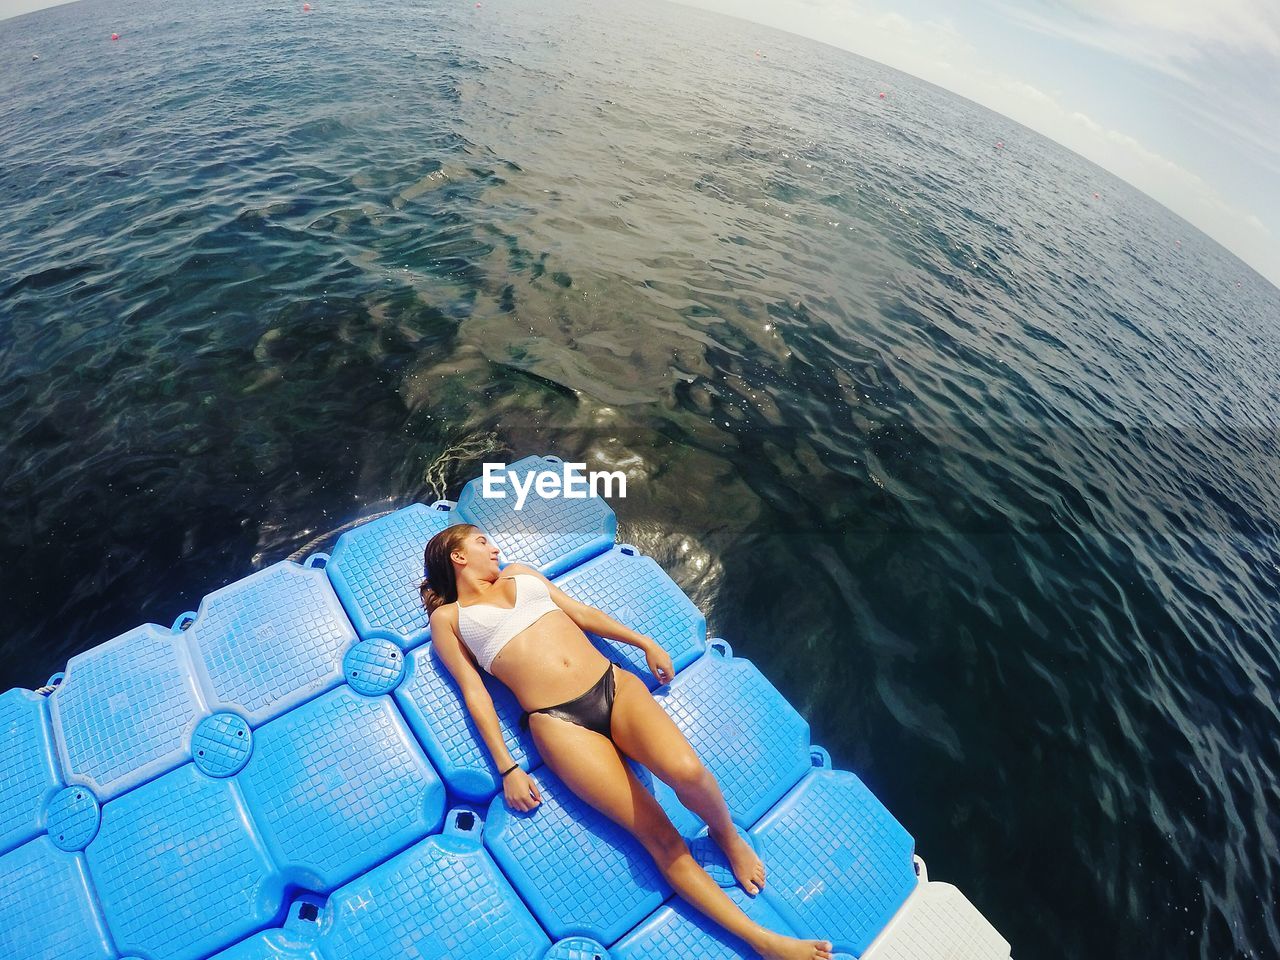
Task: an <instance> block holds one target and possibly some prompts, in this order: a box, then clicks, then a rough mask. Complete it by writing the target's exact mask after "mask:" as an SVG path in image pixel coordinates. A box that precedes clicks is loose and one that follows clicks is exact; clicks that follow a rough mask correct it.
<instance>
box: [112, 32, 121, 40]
mask: <svg viewBox="0 0 1280 960" xmlns="http://www.w3.org/2000/svg"><path fill="white" fill-rule="evenodd" d="M111 39H112V40H119V39H120V34H118V33H113V34H112V35H111Z"/></svg>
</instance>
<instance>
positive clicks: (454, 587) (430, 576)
mask: <svg viewBox="0 0 1280 960" xmlns="http://www.w3.org/2000/svg"><path fill="white" fill-rule="evenodd" d="M479 529H480V528H479V527H477V526H476V525H475V524H474V523H455V524H454V525H453V526H450V527H445V528H444V529H443V530H441V531H440V532H439V533H437V534H436V535H435V536H434V537H432V538H431V539H430V540H428V541H427V547H426V549H425V550H423V551H422V569H423V570H424V571H426V574H427V575H426V577H425V578H424V579H423V581H422V583H420V584H419V585H418V594H419V595H420V596H421V597H422V606H423V607H425V608H426V611H427V615H428V616H430V615H431V614H432V613H434V612H435V609H436V607H438V606H440V605H441V604H442V603H453V602H454V601H455V600H457V599H458V579H457V577H456V576H455V575H454V571H453V561H452V560H451V559H449V555H450V554H451V553H453V551H454V550H457V549H459V548H460V547H461V546H462V541H464V540H466V539H467V537H469V536H471V534H472V533H473V532H475V531H477V530H479Z"/></svg>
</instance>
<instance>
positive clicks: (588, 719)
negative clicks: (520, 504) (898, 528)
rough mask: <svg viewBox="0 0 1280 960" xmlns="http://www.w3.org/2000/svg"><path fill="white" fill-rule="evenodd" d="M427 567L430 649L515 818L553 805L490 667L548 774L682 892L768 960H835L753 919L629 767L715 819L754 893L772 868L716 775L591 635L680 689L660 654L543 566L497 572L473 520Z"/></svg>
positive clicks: (820, 947)
mask: <svg viewBox="0 0 1280 960" xmlns="http://www.w3.org/2000/svg"><path fill="white" fill-rule="evenodd" d="M423 561H424V562H423V566H424V569H425V571H426V575H427V578H426V580H424V581H423V583H422V586H421V588H420V591H421V594H422V603H423V606H425V607H426V609H427V611H428V613H430V615H431V640H432V643H433V644H434V646H435V651H436V654H437V655H438V656H439V657H440V660H441V661H442V662H443V663H444V665H445V667H446V668H447V669H448V670H449V672H450V673H451V674H452V675H453V678H454V680H455V681H456V682H457V684H458V687H459V689H460V690H461V691H462V695H463V697H464V699H465V700H466V704H467V709H468V710H469V711H470V713H471V716H472V717H473V718H474V719H475V723H476V727H477V728H478V729H479V731H480V735H481V736H482V737H483V738H484V742H485V744H486V745H487V746H488V748H489V752H490V754H492V756H493V760H494V763H495V764H496V765H497V769H498V770H499V771H500V772H501V773H502V790H503V794H504V795H505V796H506V800H507V803H508V805H509V806H510V807H511V808H512V809H514V810H520V811H528V810H532V809H534V808H535V807H536V806H537V805H538V804H539V803H541V802H542V796H541V793H540V792H539V790H538V785H537V784H536V783H535V782H534V781H533V779H532V778H531V777H530V776H529V774H528V773H526V772H525V771H524V770H522V769H521V768H520V766H519V764H517V763H516V762H515V760H514V759H513V758H512V756H511V753H510V752H509V751H508V750H507V745H506V743H505V742H504V741H503V738H502V731H501V728H500V727H499V725H498V715H497V713H496V712H495V711H494V708H493V700H492V699H491V698H490V696H489V691H488V689H486V687H485V685H484V682H483V680H482V679H481V676H480V670H486V671H487V672H489V673H490V674H492V675H493V676H494V677H497V678H498V679H499V680H501V681H502V682H503V683H504V684H506V685H507V686H508V687H509V688H510V689H511V691H512V693H514V694H515V697H516V699H517V700H519V701H520V705H521V706H522V707H524V709H525V711H526V712H525V713H524V715H523V716H522V718H521V722H522V724H527V725H528V728H529V732H530V734H531V735H532V736H533V741H534V743H535V744H536V745H537V747H538V752H539V753H540V754H541V755H542V759H543V761H544V762H545V763H546V764H547V766H549V767H550V768H551V769H552V770H553V771H554V772H555V774H556V775H557V776H558V777H559V778H560V779H561V780H563V781H564V783H565V784H566V785H567V786H568V787H569V789H570V790H572V791H573V792H574V793H576V794H577V795H578V796H580V797H582V798H583V799H584V800H585V801H586V802H587V803H589V804H591V805H592V806H593V807H595V808H596V809H597V810H599V811H600V812H601V813H602V814H604V815H605V816H606V817H608V818H609V819H611V820H613V821H614V822H615V823H617V824H619V825H620V826H622V827H623V828H625V829H626V830H628V831H630V832H631V833H632V834H634V835H635V837H636V839H637V840H639V841H640V843H641V844H643V845H644V847H645V849H646V850H648V851H649V854H650V855H651V856H652V857H653V858H654V861H655V862H656V863H657V866H658V869H659V870H660V871H661V872H662V875H663V877H664V878H666V881H667V883H668V884H670V885H671V887H672V889H674V890H675V891H676V892H677V893H679V894H680V895H681V896H682V897H684V898H685V899H686V900H688V901H689V903H691V904H693V906H695V907H697V908H698V909H699V910H701V911H702V912H703V913H705V914H706V915H707V916H708V917H710V918H711V919H712V920H714V921H716V922H717V923H719V924H721V925H722V926H724V927H725V928H726V929H727V930H729V931H730V932H732V933H734V934H736V935H737V936H738V937H741V938H742V939H743V940H745V941H746V942H747V943H748V944H750V945H751V947H752V948H753V949H755V950H756V951H758V952H759V953H760V955H761V956H762V957H764V958H766V960H830V958H831V955H832V945H831V943H830V942H827V941H822V940H797V939H795V938H794V937H787V936H782V935H781V934H778V933H775V932H773V931H771V930H768V929H766V928H764V927H762V926H760V924H758V923H756V922H755V921H753V920H752V919H751V918H750V917H748V916H747V915H746V914H745V913H743V912H742V910H741V909H739V907H738V906H737V904H735V903H734V902H733V901H732V900H730V899H729V897H728V896H726V895H725V892H724V891H723V890H721V889H720V886H719V884H717V883H716V882H715V881H714V880H713V879H711V877H710V876H709V875H708V874H707V872H706V870H704V869H703V868H702V867H701V866H700V865H699V864H698V863H697V861H695V860H694V859H693V856H692V855H691V854H690V853H689V847H688V845H687V844H686V843H685V841H684V839H683V838H682V837H681V836H680V834H679V832H678V831H677V830H676V828H675V827H674V826H673V825H672V823H671V821H670V819H668V817H667V815H666V813H665V812H664V811H663V809H662V807H661V806H659V804H658V802H657V800H655V799H654V798H653V795H652V794H650V793H649V792H648V791H647V790H645V788H644V787H643V786H642V785H641V784H640V782H639V781H638V780H637V779H636V776H635V774H634V773H633V772H632V771H631V769H630V768H629V767H628V766H627V765H626V763H624V762H623V759H622V756H621V754H626V755H627V756H628V757H631V758H632V759H634V760H636V761H637V762H639V763H641V764H643V765H644V766H646V767H648V768H649V769H650V770H652V771H653V773H654V775H655V776H657V777H658V778H659V779H661V780H663V781H664V782H665V783H667V784H668V785H670V786H671V788H672V789H673V790H675V792H676V796H678V797H679V798H680V802H681V803H683V804H684V805H685V806H686V807H688V808H689V809H690V810H692V811H693V812H694V813H696V814H697V815H698V816H700V817H701V818H702V819H703V820H704V821H706V823H707V827H708V830H709V832H710V834H711V836H712V837H713V838H714V839H715V841H716V842H717V843H718V844H720V846H721V848H722V849H723V850H724V852H725V855H726V856H727V857H728V860H729V864H730V866H731V867H732V869H733V875H734V876H735V877H736V878H737V880H738V882H739V883H740V884H741V885H742V887H743V889H744V890H746V891H747V892H748V893H750V894H752V895H754V894H756V893H757V892H758V891H759V889H760V888H761V887H763V886H764V882H765V870H764V865H763V864H762V863H761V862H760V858H759V857H757V856H756V855H755V852H754V851H753V850H752V849H751V846H750V844H748V843H746V842H745V841H744V840H743V839H742V838H741V837H740V836H738V834H737V832H736V831H735V830H734V828H733V823H732V821H731V820H730V818H729V808H728V807H727V806H726V805H725V802H724V796H723V795H722V794H721V792H720V786H719V784H718V783H717V782H716V780H715V777H714V776H713V775H712V774H711V772H710V771H709V770H707V769H706V767H704V766H703V765H702V762H701V761H700V760H699V759H698V755H697V754H696V753H694V751H693V748H692V747H691V746H690V745H689V742H688V741H687V740H686V739H685V737H684V734H682V733H681V732H680V729H679V728H678V727H677V726H676V725H675V724H674V723H673V722H672V720H671V718H670V717H668V716H667V714H666V711H664V710H663V709H662V707H661V706H659V705H658V702H657V701H656V700H654V699H653V696H652V694H650V693H649V690H648V688H647V687H646V686H645V684H644V681H642V680H641V679H640V678H639V677H637V676H634V675H633V674H631V673H628V672H627V671H626V670H623V669H621V667H620V666H619V665H618V664H616V663H611V662H610V661H609V660H608V659H607V658H605V657H604V656H603V655H602V654H601V653H600V651H599V650H597V649H596V648H595V647H594V646H592V644H591V642H590V641H589V640H588V639H587V636H586V634H585V633H584V632H583V631H585V630H590V631H591V632H592V633H595V634H596V635H598V636H601V637H608V638H610V639H614V640H620V641H622V642H624V643H630V644H632V645H634V646H637V647H639V648H640V649H641V650H643V651H644V652H645V658H646V660H647V661H648V664H649V669H650V670H651V671H652V672H653V674H654V676H655V677H657V678H658V680H659V681H661V682H662V683H668V682H670V681H671V679H672V677H673V676H674V675H675V670H674V668H673V667H672V663H671V657H670V656H668V655H667V653H666V651H665V650H663V649H662V647H660V646H659V645H658V644H657V643H656V642H655V641H654V640H653V639H651V638H650V637H646V636H644V635H643V634H639V633H636V632H635V631H634V630H630V629H628V628H627V627H625V626H624V625H622V624H620V623H618V621H616V620H614V619H613V618H612V617H610V616H609V615H608V614H606V613H604V612H603V611H600V610H597V609H596V608H594V607H590V606H587V605H586V604H583V603H579V602H578V601H576V600H574V599H572V598H571V597H569V596H567V595H566V594H565V593H563V592H562V591H561V590H560V589H559V588H558V587H556V586H555V585H554V584H552V583H551V581H550V580H548V579H547V578H546V577H544V576H543V575H542V574H541V573H539V572H538V571H537V570H535V569H533V568H532V567H528V566H525V565H524V564H520V563H512V564H508V565H507V567H506V568H504V569H502V570H499V568H498V548H497V547H496V546H495V545H494V544H493V542H492V541H491V540H490V539H489V538H488V537H487V536H486V535H485V533H484V531H482V530H481V529H480V528H479V527H476V526H474V525H472V524H465V523H464V524H457V525H455V526H451V527H448V528H447V529H445V530H442V531H440V532H439V533H437V534H436V535H435V536H434V537H432V538H431V541H430V542H429V543H428V544H427V547H426V550H425V552H424V556H423ZM584 691H585V692H584ZM541 704H553V705H554V706H540V705H541Z"/></svg>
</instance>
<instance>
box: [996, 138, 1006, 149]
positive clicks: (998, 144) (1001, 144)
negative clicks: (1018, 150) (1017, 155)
mask: <svg viewBox="0 0 1280 960" xmlns="http://www.w3.org/2000/svg"><path fill="white" fill-rule="evenodd" d="M996 149H997V150H1003V149H1004V141H1003V140H997V141H996Z"/></svg>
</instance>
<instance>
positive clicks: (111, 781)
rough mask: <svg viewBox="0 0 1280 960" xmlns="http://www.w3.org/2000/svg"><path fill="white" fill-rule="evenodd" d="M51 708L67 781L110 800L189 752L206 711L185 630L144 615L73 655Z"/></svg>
mask: <svg viewBox="0 0 1280 960" xmlns="http://www.w3.org/2000/svg"><path fill="white" fill-rule="evenodd" d="M49 712H50V715H51V719H52V721H53V730H54V735H55V738H56V742H57V744H58V752H59V756H60V758H61V761H62V766H63V770H64V771H65V774H66V777H67V780H68V782H70V783H80V784H83V785H85V786H87V787H89V788H90V789H92V790H93V791H94V793H95V794H96V795H97V796H98V797H99V799H101V800H103V801H106V800H110V799H111V798H112V797H116V796H119V795H120V794H121V793H124V792H125V791H126V790H129V789H132V788H133V787H136V786H138V784H140V783H143V782H145V781H146V780H149V779H151V778H153V777H155V776H158V775H159V774H161V773H164V772H165V771H167V770H172V769H173V768H174V767H177V766H179V765H180V764H183V763H186V762H187V761H188V760H189V759H191V755H190V752H189V747H190V743H191V733H192V731H193V730H194V729H195V726H196V723H197V722H198V721H199V719H200V717H201V716H203V715H204V714H205V713H207V712H208V711H207V710H206V709H205V706H204V701H203V699H202V698H201V695H200V691H199V690H198V689H197V687H196V681H195V677H194V676H193V675H192V671H191V663H190V659H189V657H188V654H187V646H186V638H185V637H184V636H183V635H182V634H177V633H173V632H172V631H170V630H168V629H166V628H165V627H160V626H157V625H156V624H154V623H144V624H142V625H141V626H139V627H135V628H134V629H132V630H130V631H129V632H128V633H122V634H121V635H120V636H118V637H115V638H114V639H111V640H108V641H107V642H106V643H104V644H102V645H101V646H98V647H94V648H93V649H92V650H87V651H85V652H84V653H82V654H80V655H79V656H76V657H72V658H71V662H70V663H69V664H67V675H66V679H64V680H63V681H62V684H61V685H60V686H59V687H58V689H57V690H56V691H54V693H53V695H52V696H51V697H50V698H49Z"/></svg>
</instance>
